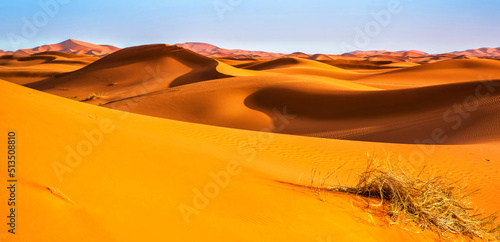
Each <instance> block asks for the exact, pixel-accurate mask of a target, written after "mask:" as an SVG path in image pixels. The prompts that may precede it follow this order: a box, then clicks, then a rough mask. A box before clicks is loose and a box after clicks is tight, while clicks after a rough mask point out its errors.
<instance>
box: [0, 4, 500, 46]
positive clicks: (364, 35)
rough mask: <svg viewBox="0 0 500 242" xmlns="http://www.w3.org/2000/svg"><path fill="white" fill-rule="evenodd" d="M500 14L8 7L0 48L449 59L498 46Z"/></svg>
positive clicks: (403, 7) (451, 8) (350, 8)
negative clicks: (373, 53)
mask: <svg viewBox="0 0 500 242" xmlns="http://www.w3.org/2000/svg"><path fill="white" fill-rule="evenodd" d="M47 6H49V7H47ZM374 13H378V14H380V16H381V17H375V16H374ZM499 13H500V1H499V0H481V1H477V0H466V1H461V0H439V1H437V0H349V1H340V0H321V1H320V0H303V1H293V0H178V1H169V0H164V1H160V0H141V1H127V0H119V1H118V0H106V1H95V0H40V1H36V0H15V1H10V0H2V1H1V2H0V26H1V27H0V36H1V37H0V49H3V50H14V49H18V48H32V47H35V46H38V45H43V44H52V43H58V42H61V41H63V40H66V39H69V38H73V39H78V40H82V41H87V42H92V43H96V44H111V45H115V46H118V47H128V46H134V45H141V44H151V43H167V44H175V43H181V42H206V43H211V44H214V45H217V46H219V47H223V48H240V49H249V50H265V51H274V52H283V53H291V52H295V51H302V52H306V53H310V54H314V53H327V54H335V53H341V52H345V51H346V50H352V48H355V49H361V50H374V49H378V50H381V49H383V50H408V49H417V50H422V51H426V52H429V53H442V52H448V51H454V50H465V49H470V48H479V47H499V46H500V14H499ZM377 19H378V20H377ZM346 47H348V48H346Z"/></svg>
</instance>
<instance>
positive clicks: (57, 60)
mask: <svg viewBox="0 0 500 242" xmlns="http://www.w3.org/2000/svg"><path fill="white" fill-rule="evenodd" d="M97 59H98V58H97V57H91V56H83V55H75V54H67V53H63V52H42V53H38V54H33V55H30V56H26V55H6V56H1V57H0V78H3V79H5V80H8V81H11V82H14V83H17V84H21V85H24V84H28V83H32V82H36V81H40V80H43V79H46V78H48V77H51V76H55V75H58V74H61V73H66V72H70V71H75V70H77V69H80V68H82V67H85V66H87V65H88V64H90V63H92V62H94V61H96V60H97Z"/></svg>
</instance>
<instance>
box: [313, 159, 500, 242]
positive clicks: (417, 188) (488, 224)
mask: <svg viewBox="0 0 500 242" xmlns="http://www.w3.org/2000/svg"><path fill="white" fill-rule="evenodd" d="M386 163H387V164H384V165H381V164H379V163H378V162H377V161H376V160H375V159H374V158H369V160H368V162H367V165H366V169H365V170H364V171H363V172H362V173H361V174H359V178H358V182H357V184H356V185H354V186H352V187H349V186H342V185H338V186H335V187H326V188H323V189H321V190H328V191H337V192H344V193H348V194H353V195H356V196H357V197H364V198H367V199H366V202H367V205H369V207H371V206H382V207H383V209H384V213H386V214H387V215H388V216H389V221H390V223H391V224H408V223H409V224H415V225H417V226H419V227H420V228H421V229H422V230H426V229H430V230H433V231H435V232H437V233H438V234H439V235H444V234H446V233H453V234H459V235H465V236H467V237H469V238H481V239H487V240H490V239H491V240H495V239H499V238H500V237H499V232H500V225H497V224H496V219H497V216H496V215H495V214H492V215H489V216H484V215H483V214H481V213H478V212H477V210H474V209H473V208H472V204H471V202H470V200H469V196H470V195H471V194H473V193H474V192H476V191H473V192H471V191H469V190H468V189H467V187H461V186H459V185H458V184H457V182H454V181H451V180H449V179H448V178H446V177H444V176H439V175H430V176H428V177H426V178H421V176H422V171H423V170H422V171H420V172H419V173H418V174H416V175H413V174H409V173H408V172H405V170H403V168H401V166H400V165H399V163H398V164H395V165H394V164H391V163H390V162H389V161H388V162H386ZM334 173H337V171H335V172H334ZM322 183H323V184H324V181H322ZM373 198H375V199H380V204H378V205H373V204H370V200H373Z"/></svg>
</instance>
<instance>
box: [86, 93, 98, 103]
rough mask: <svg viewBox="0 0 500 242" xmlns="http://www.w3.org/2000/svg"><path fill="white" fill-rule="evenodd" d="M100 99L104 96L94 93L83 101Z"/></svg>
mask: <svg viewBox="0 0 500 242" xmlns="http://www.w3.org/2000/svg"><path fill="white" fill-rule="evenodd" d="M99 97H102V95H101V94H96V93H92V94H90V95H89V96H88V97H87V98H86V99H85V100H83V101H84V102H85V101H89V100H95V99H97V98H99Z"/></svg>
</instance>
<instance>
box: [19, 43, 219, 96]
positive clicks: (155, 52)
mask: <svg viewBox="0 0 500 242" xmlns="http://www.w3.org/2000/svg"><path fill="white" fill-rule="evenodd" d="M219 64H220V62H218V61H216V60H213V59H210V58H208V57H204V56H201V55H199V54H196V53H194V52H192V51H189V50H186V49H184V48H180V47H177V46H168V45H163V44H158V45H147V46H139V47H131V48H126V49H123V50H120V51H118V52H115V53H113V54H111V55H108V56H106V57H103V58H102V59H100V60H98V61H96V62H94V63H92V64H90V65H88V66H86V67H85V68H82V69H80V70H78V71H75V72H72V73H67V74H64V75H60V76H57V77H55V78H50V79H47V80H43V81H40V82H37V83H32V84H29V85H28V86H29V87H31V88H35V89H38V90H43V91H46V92H50V93H53V94H56V95H59V96H77V98H78V100H84V99H86V98H88V97H89V95H92V94H96V95H97V96H98V97H99V99H102V101H104V102H106V101H111V100H117V99H123V98H128V97H131V96H136V95H143V94H146V93H150V92H155V91H159V90H163V89H166V88H169V87H175V86H180V85H186V84H189V83H193V82H198V81H205V80H210V79H217V78H224V77H228V75H225V74H222V73H219V72H218V71H217V70H216V67H217V66H218V65H219ZM90 101H93V102H94V103H96V104H97V101H96V100H90Z"/></svg>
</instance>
